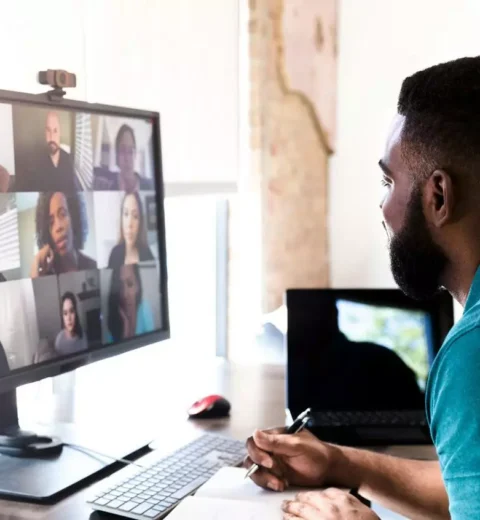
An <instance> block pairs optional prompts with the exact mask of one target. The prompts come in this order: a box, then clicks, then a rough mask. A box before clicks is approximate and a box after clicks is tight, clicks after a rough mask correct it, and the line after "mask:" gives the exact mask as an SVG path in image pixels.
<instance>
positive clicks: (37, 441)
mask: <svg viewBox="0 0 480 520" xmlns="http://www.w3.org/2000/svg"><path fill="white" fill-rule="evenodd" d="M62 448H63V444H62V442H61V440H60V439H58V438H56V437H46V436H40V435H37V434H35V433H33V432H28V431H23V430H21V429H20V427H19V425H18V410H17V391H16V390H15V389H13V390H10V391H8V392H4V393H2V394H1V395H0V454H3V455H10V456H11V457H51V456H56V455H60V453H61V452H62Z"/></svg>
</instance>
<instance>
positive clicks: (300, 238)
mask: <svg viewBox="0 0 480 520" xmlns="http://www.w3.org/2000/svg"><path fill="white" fill-rule="evenodd" d="M249 30H250V64H251V69H250V73H251V96H250V100H251V102H250V111H251V113H250V122H251V178H252V179H258V189H259V191H260V201H261V221H262V223H261V226H262V229H261V231H262V255H261V256H262V264H263V265H262V285H263V290H262V297H263V311H264V312H270V311H272V310H274V309H275V308H277V307H278V306H279V305H281V303H282V297H283V294H284V291H285V289H287V288H289V287H322V286H327V285H328V281H329V268H328V242H327V210H328V208H327V181H328V160H329V155H330V154H331V153H332V151H333V149H334V135H335V103H336V100H335V93H336V0H251V1H250V27H249Z"/></svg>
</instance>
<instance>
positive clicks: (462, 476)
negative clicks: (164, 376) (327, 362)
mask: <svg viewBox="0 0 480 520" xmlns="http://www.w3.org/2000/svg"><path fill="white" fill-rule="evenodd" d="M479 85H480V57H472V58H461V59H458V60H454V61H450V62H447V63H442V64H440V65H435V66H433V67H430V68H428V69H425V70H422V71H419V72H416V73H415V74H413V75H412V76H410V77H408V78H407V79H405V80H404V82H403V84H402V87H401V90H400V95H399V99H398V113H397V115H396V117H395V119H394V121H393V124H392V127H391V130H390V133H389V136H388V139H387V144H386V148H385V152H384V155H383V158H382V159H381V160H380V162H379V166H380V169H381V171H382V173H383V178H382V184H383V186H384V188H385V192H384V196H383V198H382V200H381V203H380V207H381V210H382V213H383V220H384V222H383V225H384V228H385V231H386V234H387V238H388V245H389V253H390V265H391V270H392V274H393V277H394V279H395V281H396V283H397V284H398V286H399V287H400V289H402V290H403V291H404V292H405V293H406V294H407V295H409V296H410V297H413V298H417V299H427V298H429V297H431V296H432V295H434V294H435V293H436V292H437V291H439V290H442V289H443V288H445V289H447V290H448V291H449V292H450V294H451V295H452V296H453V297H454V298H455V299H456V300H457V301H458V303H459V304H461V305H462V306H463V307H464V312H463V316H462V317H461V318H460V320H458V321H457V322H456V323H455V325H454V326H453V328H452V330H451V331H450V333H449V334H448V336H447V338H446V339H445V341H444V344H443V345H442V347H441V349H440V351H439V353H438V354H437V356H436V358H435V361H434V363H433V366H432V368H431V370H430V374H429V378H428V382H427V392H426V402H425V404H426V414H427V419H428V423H429V427H430V432H431V435H432V439H433V442H434V446H435V449H436V452H437V455H438V461H437V460H433V461H427V460H407V459H404V458H396V457H391V456H388V455H385V454H381V453H374V452H369V451H366V450H360V449H354V448H347V447H342V446H335V445H332V444H327V443H324V442H322V441H320V440H319V439H317V438H316V437H314V436H313V435H312V434H311V433H309V432H308V431H304V432H302V433H300V434H297V435H284V434H283V432H284V430H283V429H276V430H270V431H263V432H262V431H256V432H255V433H254V435H253V437H251V438H249V440H248V441H247V446H248V458H247V460H246V462H245V465H246V466H251V464H252V463H253V462H257V463H259V464H260V465H261V469H260V471H257V472H256V473H255V474H254V475H253V477H252V478H253V480H254V481H255V482H256V483H257V484H258V485H260V486H264V487H268V488H270V489H274V490H283V489H284V488H285V487H287V486H290V485H291V486H298V485H300V486H309V487H323V486H337V487H338V488H357V489H358V490H359V492H360V494H361V495H363V496H364V497H365V498H367V499H369V500H371V501H373V502H376V503H379V504H382V505H384V506H385V507H387V508H388V509H391V510H393V511H395V512H397V513H398V514H400V515H402V516H403V517H407V518H425V519H443V518H444V519H452V520H471V519H474V518H475V519H476V518H480V493H479V489H480V383H479V374H480V233H479V227H480V182H479V181H480V170H479V167H480V147H479V146H478V143H479V142H480V123H479V118H478V112H479V110H480V88H479ZM477 109H478V110H477ZM283 510H284V518H288V519H292V520H293V519H295V520H307V519H308V520H326V519H329V520H340V519H341V520H353V519H355V520H360V519H362V520H378V518H379V517H378V516H377V515H376V514H375V513H374V512H373V511H372V510H370V509H368V508H367V507H365V506H364V505H363V504H362V503H361V502H360V501H359V500H357V499H356V498H355V497H353V496H352V495H350V494H348V493H346V492H345V491H342V490H340V489H331V488H330V489H327V490H326V491H317V492H308V493H300V494H299V495H298V496H297V497H296V498H295V499H294V500H288V501H286V502H285V503H284V505H283Z"/></svg>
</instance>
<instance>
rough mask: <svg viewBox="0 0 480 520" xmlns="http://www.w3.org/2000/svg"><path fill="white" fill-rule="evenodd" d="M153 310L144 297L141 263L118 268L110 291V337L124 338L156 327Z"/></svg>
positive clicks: (115, 269) (116, 339)
mask: <svg viewBox="0 0 480 520" xmlns="http://www.w3.org/2000/svg"><path fill="white" fill-rule="evenodd" d="M154 327H155V324H154V321H153V316H152V311H151V309H150V306H149V305H148V302H146V301H145V300H144V299H143V289H142V280H141V278H140V268H139V267H138V265H137V264H131V265H124V266H122V267H117V268H114V269H113V271H112V279H111V281H110V293H109V295H108V329H109V337H108V341H110V342H111V341H120V340H122V339H127V338H131V337H133V336H135V335H137V334H144V333H145V332H151V331H152V330H154Z"/></svg>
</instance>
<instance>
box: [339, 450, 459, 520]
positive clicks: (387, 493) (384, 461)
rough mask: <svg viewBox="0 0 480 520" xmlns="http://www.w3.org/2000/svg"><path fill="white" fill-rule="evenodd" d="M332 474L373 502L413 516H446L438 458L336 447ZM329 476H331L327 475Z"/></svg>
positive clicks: (446, 505)
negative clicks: (406, 456)
mask: <svg viewBox="0 0 480 520" xmlns="http://www.w3.org/2000/svg"><path fill="white" fill-rule="evenodd" d="M335 449H336V450H338V451H337V455H336V456H334V457H333V459H332V469H331V477H332V478H333V480H334V481H337V482H339V483H341V482H345V483H347V484H348V486H349V487H350V486H351V487H356V488H359V492H360V494H361V495H362V496H364V497H365V498H368V499H369V500H371V501H372V502H376V503H378V504H381V505H383V506H384V507H386V508H387V509H391V510H392V511H395V512H398V513H399V514H401V515H403V516H406V517H408V518H412V519H428V520H433V519H448V518H450V514H449V512H448V497H447V492H446V490H445V486H444V483H443V480H442V474H441V471H440V464H439V463H438V462H437V461H424V460H409V459H402V458H398V457H392V456H389V455H385V454H381V453H374V452H369V451H366V450H358V449H354V448H344V447H341V448H340V447H335ZM329 480H330V479H329Z"/></svg>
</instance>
